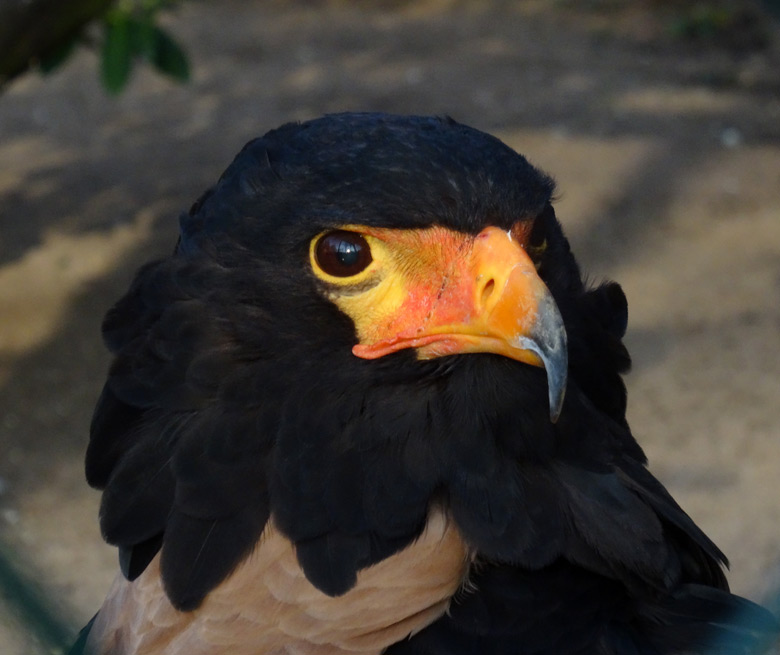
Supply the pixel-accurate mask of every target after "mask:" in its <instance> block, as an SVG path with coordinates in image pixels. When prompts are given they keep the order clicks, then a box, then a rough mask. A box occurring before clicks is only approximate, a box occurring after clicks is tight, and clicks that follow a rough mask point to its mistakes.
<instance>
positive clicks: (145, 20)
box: [101, 0, 190, 93]
mask: <svg viewBox="0 0 780 655" xmlns="http://www.w3.org/2000/svg"><path fill="white" fill-rule="evenodd" d="M170 4H171V3H170V2H169V1H168V0H142V2H141V3H140V6H139V3H134V2H124V3H123V2H120V3H119V4H118V6H116V7H115V8H113V9H111V10H110V11H109V12H108V13H107V14H106V16H105V17H104V18H103V44H102V50H101V78H102V80H103V84H104V86H105V87H106V89H107V90H108V91H109V92H110V93H118V92H119V91H121V90H122V89H123V88H124V86H125V84H127V81H128V79H129V77H130V73H131V71H132V68H133V64H134V63H135V61H136V60H138V59H145V60H146V61H148V62H149V63H150V64H152V66H154V67H155V68H156V69H157V70H158V71H160V72H161V73H163V74H165V75H169V76H170V77H172V78H174V79H175V80H178V81H180V82H186V81H187V80H188V79H189V77H190V67H189V63H188V61H187V55H186V54H185V53H184V51H183V50H182V49H181V47H180V46H179V45H178V44H177V43H176V41H175V40H174V39H173V37H171V35H170V34H169V33H168V32H167V31H165V30H164V29H162V28H161V27H160V26H159V25H158V24H157V22H156V19H157V15H158V12H159V11H160V10H161V9H164V8H165V7H166V6H168V5H170Z"/></svg>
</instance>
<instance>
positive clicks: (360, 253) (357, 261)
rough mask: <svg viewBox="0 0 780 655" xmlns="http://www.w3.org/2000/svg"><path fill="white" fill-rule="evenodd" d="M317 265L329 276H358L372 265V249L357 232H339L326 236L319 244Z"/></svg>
mask: <svg viewBox="0 0 780 655" xmlns="http://www.w3.org/2000/svg"><path fill="white" fill-rule="evenodd" d="M316 256H317V263H318V264H319V266H320V268H321V269H322V270H323V271H325V272H326V273H327V274H328V275H333V276H335V277H349V276H352V275H357V274H358V273H360V272H361V271H363V270H364V269H365V268H366V267H367V266H368V265H369V264H370V263H371V249H370V248H369V246H368V243H367V242H366V240H365V239H364V238H363V237H362V236H360V235H359V234H357V233H355V232H346V231H337V232H331V233H330V234H326V235H325V236H324V237H322V238H321V239H320V241H319V243H318V244H317V250H316Z"/></svg>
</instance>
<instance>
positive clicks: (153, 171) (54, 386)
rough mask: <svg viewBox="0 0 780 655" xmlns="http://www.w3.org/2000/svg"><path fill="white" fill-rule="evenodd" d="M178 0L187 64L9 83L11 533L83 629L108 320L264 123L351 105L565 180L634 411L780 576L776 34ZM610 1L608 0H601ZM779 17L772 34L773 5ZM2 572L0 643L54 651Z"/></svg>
mask: <svg viewBox="0 0 780 655" xmlns="http://www.w3.org/2000/svg"><path fill="white" fill-rule="evenodd" d="M357 4H358V3H346V2H342V3H338V2H332V3H317V2H286V3H281V2H244V1H239V0H232V1H229V2H222V3H220V4H219V7H220V9H219V10H216V9H215V7H216V5H214V4H209V3H200V2H192V3H185V5H184V6H183V7H182V9H181V10H180V11H179V13H178V15H177V16H175V17H174V18H173V19H172V20H171V21H170V27H171V29H172V30H173V31H174V32H175V34H176V35H177V36H178V38H179V39H180V40H181V42H182V43H183V44H184V45H185V47H186V48H187V49H188V51H189V52H190V54H191V56H192V60H193V65H194V80H193V81H192V83H191V84H189V85H188V86H183V87H179V86H174V85H172V84H170V83H169V82H167V81H166V80H164V79H161V78H159V77H157V76H155V75H153V74H152V73H150V72H148V71H139V72H138V73H137V74H136V75H135V77H134V79H133V81H132V83H131V85H130V87H129V89H128V90H127V92H126V93H125V94H124V95H122V96H121V97H119V98H118V99H109V98H107V97H106V96H105V95H104V94H103V92H102V91H101V89H100V88H99V85H98V82H97V80H96V74H95V60H94V58H93V56H92V55H91V54H89V53H84V54H82V55H79V56H78V57H77V58H76V59H75V60H74V61H72V62H71V63H70V64H69V65H68V67H67V68H66V69H65V70H64V71H63V72H61V73H60V74H58V75H55V76H53V77H50V78H47V79H41V78H39V77H37V76H35V75H31V76H27V77H26V78H24V79H22V80H20V81H19V82H17V83H16V84H15V85H13V86H12V87H11V88H10V90H9V91H8V92H6V94H5V95H3V96H0V540H2V542H3V543H5V545H6V552H8V551H9V550H10V552H11V553H13V561H14V562H15V564H16V565H17V566H18V567H19V569H20V570H21V571H22V572H23V573H24V574H25V575H26V576H28V577H29V578H30V579H35V580H37V582H38V584H39V585H40V587H41V589H42V590H43V592H44V595H45V596H46V597H47V598H48V600H49V602H50V604H51V605H53V606H54V607H55V608H56V609H57V610H58V612H59V613H60V615H61V616H62V617H64V618H65V620H66V621H68V622H69V624H70V625H71V626H73V627H75V626H77V625H79V624H82V623H83V622H84V621H85V620H86V619H88V618H89V617H90V616H91V615H92V613H93V612H94V611H95V610H96V609H97V607H98V606H99V604H100V602H101V599H102V596H103V595H104V593H105V591H106V588H107V586H108V584H109V581H110V580H111V578H112V577H113V575H114V571H115V567H116V563H115V554H114V552H113V551H112V549H110V548H108V547H106V546H104V545H103V544H102V542H101V539H100V536H99V533H98V529H97V522H96V509H97V503H98V494H97V493H96V492H94V491H92V490H90V489H88V487H87V486H86V484H85V483H84V481H83V473H82V457H83V451H84V448H85V444H86V440H87V430H88V425H89V419H90V413H91V409H92V406H93V403H94V401H95V398H96V396H97V393H98V391H99V389H100V386H101V384H102V381H103V377H104V373H105V369H106V366H107V363H108V358H107V356H106V353H105V352H104V349H103V347H102V345H101V340H100V334H99V325H100V320H101V317H102V315H103V313H104V312H105V310H106V309H107V308H108V307H109V306H110V305H111V303H112V302H113V301H114V300H115V299H116V298H117V297H118V296H119V295H120V294H121V293H122V292H123V291H124V289H125V288H126V286H127V284H128V282H129V280H130V277H131V275H132V272H133V271H134V269H136V268H137V267H138V266H139V265H140V264H141V263H142V262H144V261H146V260H147V259H149V258H151V257H154V256H156V255H159V254H162V253H165V252H168V251H169V250H170V248H171V247H172V244H173V243H174V240H175V234H176V229H177V228H176V218H177V214H178V212H179V211H180V210H181V209H183V208H186V207H187V206H188V205H189V204H190V202H191V201H192V200H193V199H194V198H196V197H197V196H198V195H199V193H200V192H201V191H202V190H203V189H204V188H206V187H207V186H208V185H209V184H210V183H212V182H213V181H215V179H216V177H217V176H218V175H219V173H220V172H221V171H222V170H223V168H224V167H225V166H226V165H227V163H228V162H229V161H230V159H231V158H232V156H233V155H234V154H235V153H236V152H237V151H238V149H239V148H240V147H241V146H242V145H243V144H244V142H246V141H247V140H249V139H250V138H252V137H254V136H257V135H259V134H262V133H263V132H265V131H266V130H268V129H270V128H272V127H275V126H276V125H278V124H280V123H282V122H285V121H288V120H297V119H305V118H310V117H314V116H316V115H319V114H321V113H325V112H333V111H339V110H348V109H363V110H383V111H391V112H399V113H436V114H450V115H452V116H453V117H455V118H457V119H458V120H460V121H463V122H466V123H469V124H472V125H474V126H475V127H479V128H481V129H484V130H487V131H490V132H493V133H495V134H497V135H498V136H500V137H501V138H503V139H504V140H505V141H506V142H508V143H509V144H510V145H511V146H513V147H514V148H516V149H517V150H519V151H521V152H523V153H525V154H526V155H527V156H528V157H529V158H530V159H531V161H533V162H534V163H536V164H537V165H539V166H541V167H542V168H544V169H546V170H547V171H549V172H551V173H552V174H554V175H555V177H556V178H557V180H558V183H559V195H560V200H559V202H558V215H559V217H560V218H561V219H562V221H563V222H564V225H565V227H566V229H567V231H568V234H569V235H570V238H571V240H572V243H573V247H574V250H575V252H576V253H578V256H579V259H580V262H581V263H582V265H583V268H584V269H585V270H586V271H588V272H589V274H590V276H591V277H592V278H593V279H594V280H599V279H601V278H613V279H616V280H618V281H619V282H621V283H622V284H623V286H624V289H625V291H626V293H627V295H628V298H629V303H630V313H631V316H630V328H629V333H628V337H627V340H628V344H629V347H630V348H631V350H632V354H633V356H634V361H635V366H634V370H633V372H632V373H631V375H630V376H629V379H628V383H629V411H630V420H631V423H632V426H633V428H634V432H635V434H636V436H637V437H638V438H639V440H640V442H641V443H642V445H643V446H644V447H645V449H646V451H647V453H648V455H649V457H650V462H651V468H652V469H653V470H654V472H655V473H656V475H658V476H659V477H660V478H661V479H662V480H663V481H664V482H665V483H666V484H667V485H668V487H669V488H670V490H671V491H672V493H673V494H674V495H675V496H676V497H677V499H678V500H679V501H680V502H681V504H682V505H683V507H685V508H686V509H687V510H688V511H689V512H690V513H691V515H692V516H693V517H694V519H695V520H696V521H697V522H698V523H699V524H700V525H701V526H702V527H703V528H704V529H705V531H706V532H707V533H708V534H709V535H710V536H711V537H712V538H713V539H714V540H715V541H716V542H717V543H718V544H719V545H720V546H721V547H722V548H723V549H724V550H725V552H726V553H727V554H728V555H729V557H730V558H731V562H732V572H731V574H730V579H731V581H732V586H733V588H734V589H735V590H736V591H737V592H739V593H741V594H744V595H747V596H749V597H750V598H753V599H759V600H761V599H763V600H767V599H768V598H769V595H770V594H772V593H773V592H775V591H776V590H777V589H778V588H780V498H778V489H780V481H778V465H780V53H779V52H778V47H777V45H775V46H772V47H770V48H769V49H768V50H751V49H750V48H747V49H745V48H742V49H740V50H738V51H734V50H730V49H728V48H726V47H722V46H721V45H712V44H710V45H706V44H705V45H701V44H700V45H697V46H693V45H690V44H681V43H679V42H675V41H673V40H672V39H671V38H669V36H668V34H667V33H666V32H665V30H664V25H665V23H664V22H663V18H662V17H659V16H658V15H656V14H646V13H643V12H639V11H634V12H619V13H618V14H614V13H611V14H609V15H607V16H605V15H601V14H599V13H598V12H596V11H593V10H592V8H591V10H589V11H587V12H586V11H582V12H581V13H579V14H572V13H571V6H570V5H571V4H573V3H568V9H567V3H545V2H524V3H516V2H505V3H502V2H494V3H487V2H479V1H472V2H463V3H458V2H444V1H434V0H427V1H425V2H417V3H398V2H383V3H378V4H376V5H372V7H373V8H371V9H359V8H357V7H356V6H355V5H357ZM583 4H588V5H596V4H598V3H583ZM762 29H766V30H771V31H774V33H775V37H776V40H775V44H777V43H778V42H780V35H778V34H777V27H776V26H774V25H770V24H767V25H766V26H765V27H763V28H762ZM2 596H3V594H1V593H0V652H2V653H4V654H5V655H21V654H22V653H36V652H43V651H42V650H41V649H40V647H39V646H38V645H36V642H35V639H34V638H33V637H32V636H31V635H30V634H29V630H27V629H26V628H23V627H21V626H20V625H19V623H18V622H17V621H15V619H14V618H13V615H12V614H11V613H10V612H9V611H8V607H7V604H6V605H4V604H3V602H2Z"/></svg>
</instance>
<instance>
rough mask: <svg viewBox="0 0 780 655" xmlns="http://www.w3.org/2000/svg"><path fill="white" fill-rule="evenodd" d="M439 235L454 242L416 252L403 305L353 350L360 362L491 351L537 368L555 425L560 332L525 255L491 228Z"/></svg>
mask: <svg viewBox="0 0 780 655" xmlns="http://www.w3.org/2000/svg"><path fill="white" fill-rule="evenodd" d="M513 232H514V230H513ZM442 237H443V238H444V239H450V240H453V239H457V240H458V242H457V243H456V244H454V245H452V246H450V247H448V246H447V244H444V246H442V244H441V243H440V242H439V241H437V246H439V248H438V250H439V251H440V252H441V253H442V255H441V256H440V257H438V259H437V258H436V257H435V256H434V257H432V256H431V254H430V252H426V253H425V254H424V255H423V254H421V256H420V260H419V261H420V262H422V263H419V264H416V265H415V266H416V267H417V270H416V271H414V272H413V273H411V274H409V275H407V276H406V279H405V280H404V282H405V284H404V286H405V301H404V302H402V303H401V304H400V306H399V307H397V308H395V309H394V310H393V311H392V313H391V314H390V315H389V316H387V317H386V318H385V320H384V321H382V322H381V323H380V324H376V323H374V325H373V326H372V329H371V331H370V334H366V335H365V336H367V337H368V339H366V340H367V341H368V343H364V342H363V341H364V339H361V343H359V344H357V345H355V346H354V347H353V349H352V352H353V353H354V354H355V355H357V356H358V357H362V358H364V359H376V358H378V357H383V356H385V355H388V354H390V353H393V352H396V351H398V350H403V349H406V348H414V349H415V350H416V351H417V356H418V357H419V358H420V359H433V358H435V357H442V356H445V355H455V354H463V353H495V354H498V355H503V356H505V357H509V358H511V359H515V360H517V361H520V362H524V363H526V364H531V365H533V366H543V367H544V368H545V371H546V373H547V384H548V391H549V403H550V418H551V420H552V421H553V422H555V421H556V420H557V418H558V416H559V414H560V411H561V407H562V405H563V398H564V394H565V391H566V376H567V369H568V353H567V348H566V330H565V328H564V324H563V319H562V318H561V314H560V312H559V311H558V307H557V305H556V304H555V301H554V300H553V297H552V295H551V294H550V292H549V290H548V289H547V287H546V286H545V284H544V282H542V280H541V278H540V277H539V275H538V274H537V272H536V269H535V267H534V264H533V262H532V261H531V259H530V257H529V256H528V255H527V254H526V252H525V250H524V249H523V248H522V246H521V245H520V244H519V243H518V242H517V240H516V239H515V238H514V236H513V233H512V232H504V231H502V230H500V229H499V228H496V227H488V228H486V229H485V230H483V231H482V232H480V234H478V235H477V236H476V237H465V236H464V235H462V234H456V233H452V232H447V233H446V234H445V235H442V233H438V234H437V239H441V238H442ZM428 250H430V249H428Z"/></svg>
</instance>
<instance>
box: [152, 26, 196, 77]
mask: <svg viewBox="0 0 780 655" xmlns="http://www.w3.org/2000/svg"><path fill="white" fill-rule="evenodd" d="M152 29H153V30H154V33H155V35H156V48H155V52H154V56H153V57H152V59H151V61H152V64H153V65H154V67H155V68H156V69H157V70H159V71H160V72H161V73H165V74H166V75H169V76H170V77H172V78H173V79H175V80H178V81H179V82H186V81H188V80H189V79H190V64H189V61H188V60H187V55H186V54H185V53H184V50H182V48H181V46H179V44H178V43H176V41H174V39H173V37H171V36H170V34H168V33H167V32H166V31H165V30H163V29H161V28H159V27H157V26H152Z"/></svg>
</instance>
